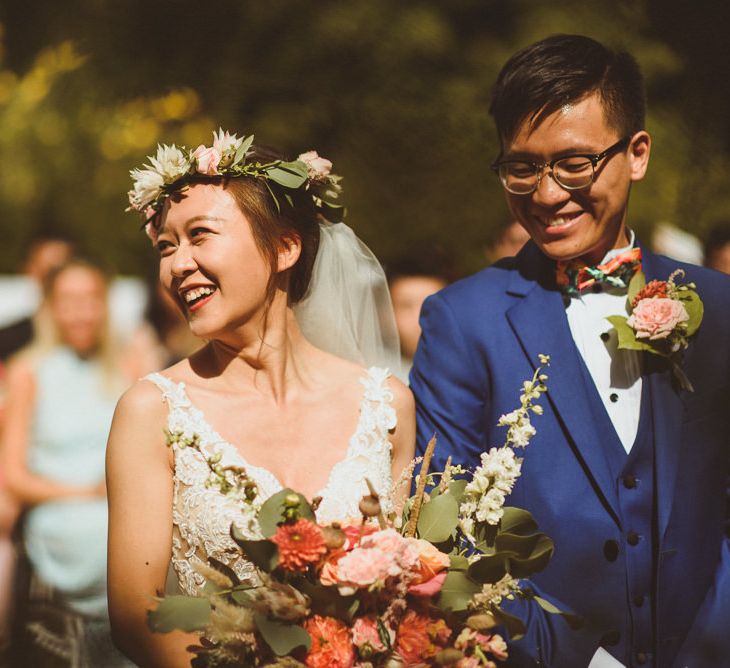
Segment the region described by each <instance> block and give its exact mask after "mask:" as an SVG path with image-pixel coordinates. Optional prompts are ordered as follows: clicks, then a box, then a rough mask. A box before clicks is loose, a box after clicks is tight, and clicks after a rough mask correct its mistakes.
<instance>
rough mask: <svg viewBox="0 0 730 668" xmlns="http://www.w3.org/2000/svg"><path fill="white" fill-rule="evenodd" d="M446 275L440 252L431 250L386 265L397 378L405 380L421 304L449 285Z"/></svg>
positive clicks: (447, 275) (416, 251)
mask: <svg viewBox="0 0 730 668" xmlns="http://www.w3.org/2000/svg"><path fill="white" fill-rule="evenodd" d="M449 276H450V272H449V271H448V269H447V268H446V262H445V260H444V257H443V254H441V253H438V252H435V251H433V250H429V251H425V250H424V251H419V250H413V251H412V252H410V253H409V254H408V255H404V256H402V257H401V258H400V259H398V260H397V261H396V262H394V263H393V264H392V265H389V266H388V284H389V286H390V298H391V300H392V301H393V311H394V313H395V323H396V326H397V327H398V336H399V337H400V349H401V380H402V381H403V382H404V383H408V372H409V371H410V369H411V366H412V365H413V355H414V354H415V353H416V347H417V346H418V339H419V337H420V336H421V326H420V325H419V324H418V318H419V316H420V314H421V305H422V304H423V302H424V301H425V299H426V297H430V296H431V295H432V294H434V293H436V292H438V291H439V290H441V289H442V288H445V287H446V286H447V285H448V284H449V282H450V280H449Z"/></svg>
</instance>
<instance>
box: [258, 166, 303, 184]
mask: <svg viewBox="0 0 730 668" xmlns="http://www.w3.org/2000/svg"><path fill="white" fill-rule="evenodd" d="M296 165H297V163H294V162H281V163H279V164H278V165H276V166H275V167H271V168H270V169H268V170H267V171H266V176H267V178H269V179H270V180H271V181H273V182H274V183H278V184H279V185H280V186H282V187H284V188H300V187H301V186H302V185H304V182H305V181H306V180H307V174H306V171H305V172H304V174H302V173H301V170H299V169H298V168H297V167H296Z"/></svg>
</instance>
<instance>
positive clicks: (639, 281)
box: [627, 271, 646, 304]
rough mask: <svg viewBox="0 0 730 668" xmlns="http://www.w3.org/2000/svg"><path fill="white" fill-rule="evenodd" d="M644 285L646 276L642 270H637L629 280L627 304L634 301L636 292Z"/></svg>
mask: <svg viewBox="0 0 730 668" xmlns="http://www.w3.org/2000/svg"><path fill="white" fill-rule="evenodd" d="M645 285H646V276H645V275H644V272H643V271H637V272H636V273H635V274H634V275H633V276H632V277H631V280H630V281H629V290H628V295H627V299H628V302H629V304H632V303H633V301H634V297H636V295H637V294H639V292H640V291H641V289H642V288H643V287H644V286H645Z"/></svg>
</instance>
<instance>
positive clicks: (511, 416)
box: [497, 408, 522, 427]
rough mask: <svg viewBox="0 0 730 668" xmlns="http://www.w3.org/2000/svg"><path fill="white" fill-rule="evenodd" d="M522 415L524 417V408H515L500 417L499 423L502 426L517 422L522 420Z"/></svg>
mask: <svg viewBox="0 0 730 668" xmlns="http://www.w3.org/2000/svg"><path fill="white" fill-rule="evenodd" d="M521 417H522V410H521V409H519V408H517V409H516V410H513V411H512V412H511V413H506V414H505V415H502V416H501V417H500V418H499V422H497V424H498V425H499V426H500V427H506V426H508V425H512V424H517V423H518V422H519V421H520V418H521Z"/></svg>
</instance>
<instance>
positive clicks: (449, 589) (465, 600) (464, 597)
mask: <svg viewBox="0 0 730 668" xmlns="http://www.w3.org/2000/svg"><path fill="white" fill-rule="evenodd" d="M481 590H482V586H481V585H480V584H479V583H478V582H474V580H472V579H471V578H470V577H469V576H468V575H467V574H466V573H464V572H463V571H451V570H450V571H449V573H448V575H447V576H446V580H444V585H443V587H441V592H440V593H439V597H438V601H437V605H438V607H439V608H441V610H452V611H454V612H459V611H460V610H466V608H467V606H468V605H469V601H471V599H472V598H473V596H474V594H476V593H477V592H479V591H481Z"/></svg>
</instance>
